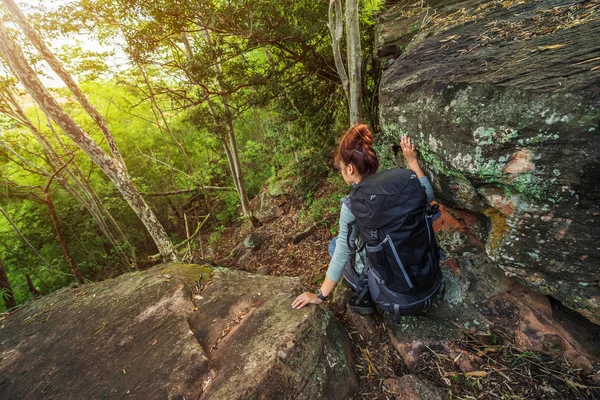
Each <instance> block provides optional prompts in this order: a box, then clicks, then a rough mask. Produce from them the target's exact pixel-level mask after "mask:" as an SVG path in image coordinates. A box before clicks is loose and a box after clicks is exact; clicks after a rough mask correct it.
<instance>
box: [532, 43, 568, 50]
mask: <svg viewBox="0 0 600 400" xmlns="http://www.w3.org/2000/svg"><path fill="white" fill-rule="evenodd" d="M565 46H566V45H565V44H551V45H549V46H540V47H538V50H542V51H543V50H554V49H560V48H561V47H565Z"/></svg>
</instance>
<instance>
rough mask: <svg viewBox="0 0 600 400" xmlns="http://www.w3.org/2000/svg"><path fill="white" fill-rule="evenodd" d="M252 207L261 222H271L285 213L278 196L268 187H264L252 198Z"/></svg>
mask: <svg viewBox="0 0 600 400" xmlns="http://www.w3.org/2000/svg"><path fill="white" fill-rule="evenodd" d="M277 193H278V192H276V194H277ZM250 209H251V210H252V213H253V215H254V217H255V218H256V219H257V220H258V221H259V222H260V223H261V224H264V223H267V222H271V221H273V220H275V219H277V218H279V217H281V216H282V215H283V209H282V208H281V207H279V204H278V200H277V198H276V197H275V196H272V195H271V194H270V193H269V190H268V188H262V189H261V190H260V192H259V193H258V194H257V195H256V197H255V198H254V199H252V201H251V202H250Z"/></svg>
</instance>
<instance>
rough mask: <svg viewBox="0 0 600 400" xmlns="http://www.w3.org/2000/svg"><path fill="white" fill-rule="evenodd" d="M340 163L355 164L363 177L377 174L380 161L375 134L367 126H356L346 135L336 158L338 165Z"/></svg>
mask: <svg viewBox="0 0 600 400" xmlns="http://www.w3.org/2000/svg"><path fill="white" fill-rule="evenodd" d="M340 161H342V162H344V164H346V165H348V164H354V166H355V167H356V169H357V170H358V172H359V173H360V174H361V175H363V176H368V175H371V174H374V173H375V172H377V168H378V167H379V161H378V160H377V154H376V153H375V149H374V148H373V134H372V133H371V131H370V130H369V128H368V127H367V126H366V125H365V124H359V125H355V126H353V127H352V128H350V129H348V130H347V131H346V132H345V133H344V136H343V137H342V140H341V142H340V146H339V148H338V151H337V154H336V157H335V162H336V164H339V162H340Z"/></svg>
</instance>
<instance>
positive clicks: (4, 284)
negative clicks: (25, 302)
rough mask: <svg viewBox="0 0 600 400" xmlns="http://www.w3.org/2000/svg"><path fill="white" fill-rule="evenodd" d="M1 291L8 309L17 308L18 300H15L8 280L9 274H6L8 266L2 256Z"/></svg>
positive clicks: (0, 260) (0, 261)
mask: <svg viewBox="0 0 600 400" xmlns="http://www.w3.org/2000/svg"><path fill="white" fill-rule="evenodd" d="M0 291H1V292H2V300H4V305H5V306H6V309H7V310H10V309H11V308H15V307H16V306H17V302H16V301H15V295H14V292H13V290H12V286H10V282H9V281H8V275H7V274H6V267H5V265H4V261H3V260H2V258H1V257H0Z"/></svg>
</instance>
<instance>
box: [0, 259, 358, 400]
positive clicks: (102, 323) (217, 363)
mask: <svg viewBox="0 0 600 400" xmlns="http://www.w3.org/2000/svg"><path fill="white" fill-rule="evenodd" d="M302 290H303V288H302V286H301V285H300V283H299V280H298V279H297V278H277V277H267V276H258V275H252V274H248V273H245V272H241V271H233V270H227V269H223V268H212V269H210V268H207V267H201V266H198V265H183V264H172V265H162V266H158V267H155V268H152V269H150V270H147V271H143V272H135V273H130V274H125V275H122V276H120V277H118V278H115V279H111V280H107V281H104V282H100V283H94V284H86V285H84V286H81V287H79V288H77V289H63V290H60V291H58V292H55V293H53V294H50V295H48V296H45V297H43V298H41V299H38V300H35V301H32V302H30V303H28V304H26V305H25V306H24V307H23V308H21V309H19V310H18V311H16V312H14V313H12V314H11V315H9V316H7V317H5V318H3V320H2V321H0V323H1V326H0V346H1V348H2V350H3V352H2V359H0V398H5V399H23V398H61V399H84V398H85V399H92V398H129V397H138V398H141V399H149V398H162V399H167V398H172V399H184V398H187V399H190V398H194V399H198V398H200V399H204V398H207V399H208V398H210V399H246V398H255V399H272V398H280V399H296V398H300V399H309V398H311V399H312V398H331V399H346V398H348V397H350V395H351V393H352V392H353V391H354V390H356V387H357V380H356V377H355V375H354V372H353V364H352V361H351V358H350V352H349V351H348V342H347V338H346V335H345V334H344V332H343V330H342V328H341V327H340V324H339V323H338V321H337V320H336V319H335V317H333V315H332V314H331V312H329V311H328V310H327V309H326V308H325V307H322V306H319V307H306V308H304V309H302V310H295V309H292V308H291V307H290V304H291V302H292V300H293V298H294V296H295V295H296V294H297V293H299V292H301V291H302Z"/></svg>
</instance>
